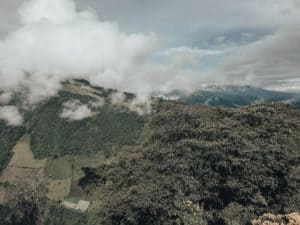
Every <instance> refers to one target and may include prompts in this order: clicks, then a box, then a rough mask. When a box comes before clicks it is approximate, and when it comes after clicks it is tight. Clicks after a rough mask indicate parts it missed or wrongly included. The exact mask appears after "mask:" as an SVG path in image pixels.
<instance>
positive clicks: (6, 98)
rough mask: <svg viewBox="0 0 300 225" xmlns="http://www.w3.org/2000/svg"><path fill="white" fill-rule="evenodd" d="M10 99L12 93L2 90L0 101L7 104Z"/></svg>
mask: <svg viewBox="0 0 300 225" xmlns="http://www.w3.org/2000/svg"><path fill="white" fill-rule="evenodd" d="M11 99H12V94H11V93H10V92H4V93H2V94H0V103H1V104H8V103H9V102H10V101H11Z"/></svg>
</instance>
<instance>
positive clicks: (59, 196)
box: [47, 178, 72, 201]
mask: <svg viewBox="0 0 300 225" xmlns="http://www.w3.org/2000/svg"><path fill="white" fill-rule="evenodd" d="M71 182H72V180H71V178H68V179H65V180H51V179H48V181H47V183H48V190H49V191H48V194H47V197H48V198H50V199H51V200H55V201H58V200H63V199H64V198H65V197H66V196H68V195H69V193H70V187H71Z"/></svg>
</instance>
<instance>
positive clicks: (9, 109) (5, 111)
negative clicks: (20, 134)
mask: <svg viewBox="0 0 300 225" xmlns="http://www.w3.org/2000/svg"><path fill="white" fill-rule="evenodd" d="M0 120H4V121H5V122H6V123H7V125H9V126H20V125H22V123H23V117H22V115H21V114H20V112H19V110H18V108H17V107H15V106H1V107H0Z"/></svg>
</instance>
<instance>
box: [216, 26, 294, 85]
mask: <svg viewBox="0 0 300 225" xmlns="http://www.w3.org/2000/svg"><path fill="white" fill-rule="evenodd" d="M299 25H300V23H296V24H293V25H286V26H284V27H282V28H281V29H280V30H278V31H277V32H275V33H274V34H272V35H269V36H267V37H266V38H264V39H262V40H259V41H257V42H254V43H251V44H249V45H246V46H244V47H242V48H240V49H239V50H238V51H237V52H235V53H234V54H232V55H231V56H230V57H227V58H226V59H225V60H224V61H223V62H222V64H221V66H220V68H219V74H222V75H223V76H224V79H226V80H227V82H230V83H231V84H232V83H236V84H247V85H249V84H252V85H256V86H262V87H269V88H271V89H280V90H294V91H295V90H298V91H300V78H299V77H300V64H299V62H300V31H299V29H298V27H299Z"/></svg>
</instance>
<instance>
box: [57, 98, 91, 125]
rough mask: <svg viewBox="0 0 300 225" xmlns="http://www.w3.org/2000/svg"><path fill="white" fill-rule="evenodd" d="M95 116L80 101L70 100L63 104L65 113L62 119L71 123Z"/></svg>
mask: <svg viewBox="0 0 300 225" xmlns="http://www.w3.org/2000/svg"><path fill="white" fill-rule="evenodd" d="M93 115H94V114H93V112H92V111H91V110H90V109H89V107H88V105H85V104H82V103H81V102H80V101H79V100H70V101H67V102H65V103H64V104H63V111H62V113H61V114H60V117H61V118H64V119H68V120H70V121H74V120H77V121H78V120H83V119H86V118H89V117H92V116H93Z"/></svg>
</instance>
